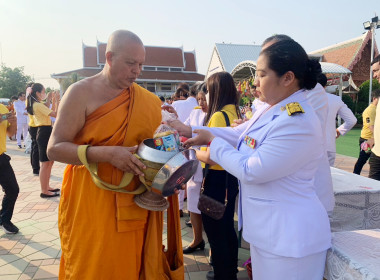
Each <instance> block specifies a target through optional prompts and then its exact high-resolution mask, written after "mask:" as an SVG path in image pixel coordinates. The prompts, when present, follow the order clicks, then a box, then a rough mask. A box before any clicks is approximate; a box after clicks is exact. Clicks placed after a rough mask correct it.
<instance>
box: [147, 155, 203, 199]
mask: <svg viewBox="0 0 380 280" xmlns="http://www.w3.org/2000/svg"><path fill="white" fill-rule="evenodd" d="M164 153H167V152H164ZM197 168H198V160H197V159H196V156H195V151H194V150H193V149H189V150H184V151H182V152H179V153H177V154H176V155H175V156H174V157H172V158H170V159H169V160H168V161H167V162H166V163H165V164H164V166H163V167H162V168H161V169H160V170H159V171H158V172H157V175H156V177H154V180H153V183H152V188H154V189H156V190H159V191H160V192H161V193H162V195H163V196H170V195H172V194H173V193H174V191H175V189H180V188H181V185H182V184H186V183H187V181H189V179H190V178H191V177H192V176H193V175H194V174H195V172H196V171H197Z"/></svg>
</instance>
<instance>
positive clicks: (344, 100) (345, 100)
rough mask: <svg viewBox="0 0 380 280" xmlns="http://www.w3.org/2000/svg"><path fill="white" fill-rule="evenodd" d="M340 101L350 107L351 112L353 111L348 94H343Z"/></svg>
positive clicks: (352, 103)
mask: <svg viewBox="0 0 380 280" xmlns="http://www.w3.org/2000/svg"><path fill="white" fill-rule="evenodd" d="M342 101H343V102H344V103H345V104H346V105H347V107H348V108H350V110H351V111H352V112H355V104H354V101H353V100H352V98H351V96H349V95H348V94H343V95H342Z"/></svg>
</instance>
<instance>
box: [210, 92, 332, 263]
mask: <svg viewBox="0 0 380 280" xmlns="http://www.w3.org/2000/svg"><path fill="white" fill-rule="evenodd" d="M290 102H299V103H300V105H301V106H302V108H303V109H304V111H305V113H303V114H302V113H301V114H296V115H292V116H289V115H288V114H287V112H286V110H285V111H284V110H283V109H284V106H285V105H286V104H288V103H290ZM268 107H269V105H266V106H263V107H262V108H260V110H258V111H257V112H256V113H255V115H254V116H253V117H252V119H251V120H250V121H248V122H246V123H244V124H243V125H240V126H238V127H237V128H223V129H221V128H209V129H208V130H210V131H211V132H212V133H213V134H214V135H215V136H217V137H216V138H215V139H214V140H213V141H212V143H211V146H210V153H211V159H212V160H213V161H215V162H217V163H219V164H220V165H221V166H222V167H223V168H224V169H225V170H227V171H228V172H229V173H231V174H232V175H234V176H236V177H237V178H238V179H239V182H240V192H239V228H241V227H243V237H244V239H245V240H246V241H248V242H249V243H251V244H252V245H254V246H256V247H258V248H260V249H262V250H265V251H267V252H269V253H272V254H276V255H279V256H286V257H303V256H307V255H311V254H314V253H317V252H322V251H324V250H326V249H328V248H329V247H330V246H331V233H330V224H329V219H328V216H327V212H326V210H325V208H324V207H323V205H322V204H321V202H320V200H319V199H318V197H317V195H316V191H315V187H314V175H315V172H316V170H317V168H318V165H319V163H320V160H321V159H322V158H323V153H324V148H323V140H322V131H321V126H320V123H319V120H318V119H317V116H316V115H315V113H314V110H313V109H312V108H311V107H310V105H309V104H308V102H307V100H306V93H305V91H303V90H301V91H298V92H296V93H294V94H293V95H291V96H290V97H288V98H287V99H285V100H283V101H281V102H280V103H279V104H277V105H275V106H273V107H272V108H270V109H269V110H268V111H265V110H266V109H267V108H268ZM263 112H264V114H262V113H263ZM261 114H262V115H261ZM260 115H261V116H260ZM222 138H223V139H222ZM236 139H238V140H237V143H236ZM253 139H254V140H255V144H253V142H252V140H253ZM234 142H235V143H234ZM236 144H237V145H236ZM234 146H235V147H236V146H237V149H235V148H234Z"/></svg>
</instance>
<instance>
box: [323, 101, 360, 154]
mask: <svg viewBox="0 0 380 280" xmlns="http://www.w3.org/2000/svg"><path fill="white" fill-rule="evenodd" d="M327 97H328V99H329V113H328V115H327V120H326V144H327V151H328V152H334V153H335V151H336V147H335V139H336V129H338V131H339V133H340V134H341V135H342V136H343V135H345V134H346V133H347V132H348V131H350V130H351V128H353V127H354V125H355V124H356V121H357V120H356V117H355V115H354V114H353V113H352V111H351V110H350V109H349V108H348V107H347V105H346V104H345V103H344V102H343V101H342V99H340V97H339V96H337V95H334V94H328V95H327ZM336 115H339V116H340V117H341V118H342V119H343V120H344V123H343V124H342V125H341V126H339V127H338V128H336V122H335V119H336Z"/></svg>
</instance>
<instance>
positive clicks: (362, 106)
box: [356, 96, 368, 115]
mask: <svg viewBox="0 0 380 280" xmlns="http://www.w3.org/2000/svg"><path fill="white" fill-rule="evenodd" d="M367 97H368V96H367ZM367 107H368V100H366V101H358V103H357V104H356V113H357V114H360V115H361V114H362V113H363V112H364V110H365V109H366V108H367Z"/></svg>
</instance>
